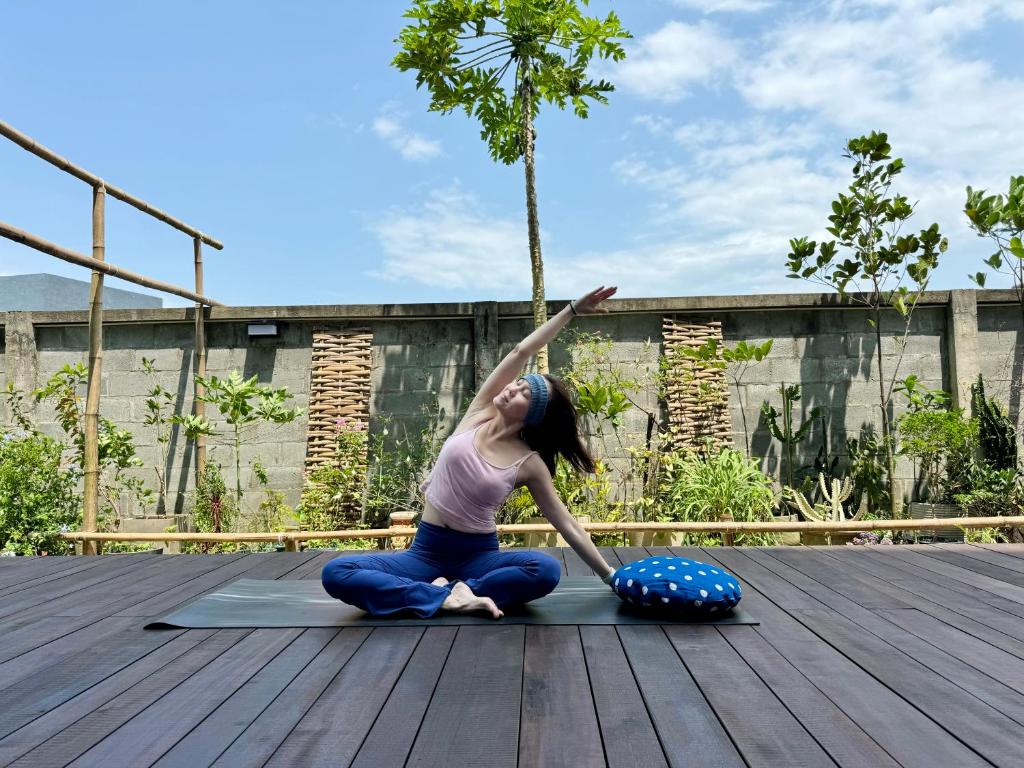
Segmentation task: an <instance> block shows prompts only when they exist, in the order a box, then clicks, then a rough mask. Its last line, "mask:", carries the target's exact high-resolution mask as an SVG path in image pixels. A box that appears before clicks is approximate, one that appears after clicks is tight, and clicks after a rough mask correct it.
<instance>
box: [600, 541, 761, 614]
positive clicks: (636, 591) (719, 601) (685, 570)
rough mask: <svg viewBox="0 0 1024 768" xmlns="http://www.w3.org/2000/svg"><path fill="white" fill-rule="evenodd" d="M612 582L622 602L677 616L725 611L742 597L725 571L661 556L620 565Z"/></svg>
mask: <svg viewBox="0 0 1024 768" xmlns="http://www.w3.org/2000/svg"><path fill="white" fill-rule="evenodd" d="M656 566H658V567H656ZM626 571H629V572H630V574H633V575H632V577H629V575H630V574H627V573H626ZM628 577H629V578H628ZM680 577H682V578H680ZM613 583H614V585H615V586H614V589H615V592H616V594H617V595H618V596H619V597H620V598H621V599H622V600H623V601H625V602H627V603H629V604H631V605H636V606H640V609H638V610H641V609H642V610H648V611H658V612H660V613H661V614H665V615H675V616H678V617H680V618H686V617H687V616H693V615H704V616H706V615H709V614H712V613H715V614H719V615H721V614H727V613H728V611H729V610H731V609H732V607H733V606H735V605H736V604H737V603H739V601H740V598H741V597H742V590H741V588H740V584H739V581H738V580H737V579H736V577H735V576H733V575H732V574H731V573H729V572H728V571H723V570H722V569H720V568H712V567H711V566H709V565H708V564H707V563H701V562H698V561H696V560H683V559H682V558H678V557H667V556H665V555H660V556H658V557H657V558H645V559H643V560H637V561H635V562H632V563H629V564H627V565H624V566H622V567H621V568H619V569H618V571H616V573H615V578H614V579H613Z"/></svg>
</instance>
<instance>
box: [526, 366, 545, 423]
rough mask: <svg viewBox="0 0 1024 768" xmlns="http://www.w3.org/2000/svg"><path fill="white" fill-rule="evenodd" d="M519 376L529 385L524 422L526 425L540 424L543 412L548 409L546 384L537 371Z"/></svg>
mask: <svg viewBox="0 0 1024 768" xmlns="http://www.w3.org/2000/svg"><path fill="white" fill-rule="evenodd" d="M520 378H523V379H526V381H527V383H528V384H529V385H530V410H528V411H527V412H526V419H525V420H524V423H525V424H526V425H528V426H534V425H536V424H540V423H541V421H543V419H544V412H545V411H546V410H547V409H548V385H547V382H545V381H544V377H543V376H541V375H540V374H539V373H528V374H526V375H525V376H521V377H520Z"/></svg>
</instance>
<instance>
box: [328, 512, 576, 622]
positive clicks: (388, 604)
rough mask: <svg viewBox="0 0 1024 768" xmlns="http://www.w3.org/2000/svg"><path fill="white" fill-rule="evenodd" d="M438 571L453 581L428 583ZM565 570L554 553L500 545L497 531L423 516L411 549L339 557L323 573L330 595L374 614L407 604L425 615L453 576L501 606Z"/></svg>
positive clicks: (535, 592) (547, 585)
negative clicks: (427, 520)
mask: <svg viewBox="0 0 1024 768" xmlns="http://www.w3.org/2000/svg"><path fill="white" fill-rule="evenodd" d="M439 576H444V577H445V578H447V579H450V580H452V581H449V583H448V584H447V585H446V586H443V587H440V586H437V585H435V584H431V583H430V582H431V581H433V580H434V579H436V578H438V577H439ZM561 576H562V565H561V563H559V562H558V561H557V560H556V559H555V558H553V557H551V555H545V554H544V553H543V552H509V551H504V552H501V551H499V550H498V534H497V533H463V532H461V531H456V530H454V529H451V528H445V527H443V526H438V525H431V524H430V523H425V522H422V521H421V522H420V524H419V528H418V529H417V531H416V537H415V538H414V539H413V542H412V546H411V547H410V548H409V549H408V550H407V551H405V552H401V553H398V554H388V555H373V554H367V555H346V556H342V557H336V558H334V559H333V560H331V561H330V562H328V563H327V564H326V565H325V566H324V568H323V571H322V572H321V575H320V579H321V581H322V582H323V585H324V589H325V590H327V594H329V595H330V596H331V597H335V598H337V599H338V600H341V601H342V602H345V603H349V604H350V605H355V606H357V607H359V608H362V609H363V610H364V611H366V612H367V613H370V614H372V615H374V616H387V615H389V614H393V613H399V612H401V611H406V610H407V611H409V612H411V613H412V614H413V615H415V616H417V617H419V618H426V617H429V616H433V615H434V614H435V613H436V612H437V610H438V609H439V608H440V607H441V604H442V603H443V602H444V601H445V599H446V598H447V597H448V595H449V593H450V592H451V590H452V584H453V582H454V581H463V582H465V583H466V586H468V587H469V588H470V589H471V590H473V593H474V594H476V595H479V596H481V597H489V598H491V599H492V600H494V602H495V604H496V605H497V606H498V607H499V608H503V607H505V606H508V605H517V604H520V603H526V602H529V601H530V600H536V599H537V598H538V597H543V596H544V595H546V594H548V592H551V591H552V590H553V589H554V588H555V587H556V586H557V585H558V580H559V579H560V578H561Z"/></svg>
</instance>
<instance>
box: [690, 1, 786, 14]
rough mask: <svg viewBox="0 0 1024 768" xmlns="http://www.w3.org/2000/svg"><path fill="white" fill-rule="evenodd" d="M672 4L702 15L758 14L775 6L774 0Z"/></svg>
mask: <svg viewBox="0 0 1024 768" xmlns="http://www.w3.org/2000/svg"><path fill="white" fill-rule="evenodd" d="M672 4H673V5H677V6H679V7H680V8H692V9H693V10H695V11H701V12H702V13H758V12H759V11H763V10H765V9H766V8H770V7H771V6H773V5H775V3H774V0H672Z"/></svg>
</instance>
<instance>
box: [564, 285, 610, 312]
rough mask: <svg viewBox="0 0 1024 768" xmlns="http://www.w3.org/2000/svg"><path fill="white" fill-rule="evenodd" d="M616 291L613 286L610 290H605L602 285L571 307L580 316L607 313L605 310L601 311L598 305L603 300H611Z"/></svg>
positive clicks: (584, 295)
mask: <svg viewBox="0 0 1024 768" xmlns="http://www.w3.org/2000/svg"><path fill="white" fill-rule="evenodd" d="M617 290H618V287H617V286H614V285H613V286H612V287H611V288H605V287H604V286H603V285H602V286H600V287H598V288H595V289H594V290H592V291H591V292H590V293H585V294H583V296H581V297H580V298H578V299H576V301H574V302H573V306H574V307H575V308H576V312H577V313H578V314H581V315H596V314H598V313H604V312H607V311H608V310H607V309H601V308H599V306H598V305H599V304H600V303H601V302H602V301H604V300H605V299H608V298H611V296H612V295H613V294H614V293H615V292H616V291H617Z"/></svg>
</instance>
